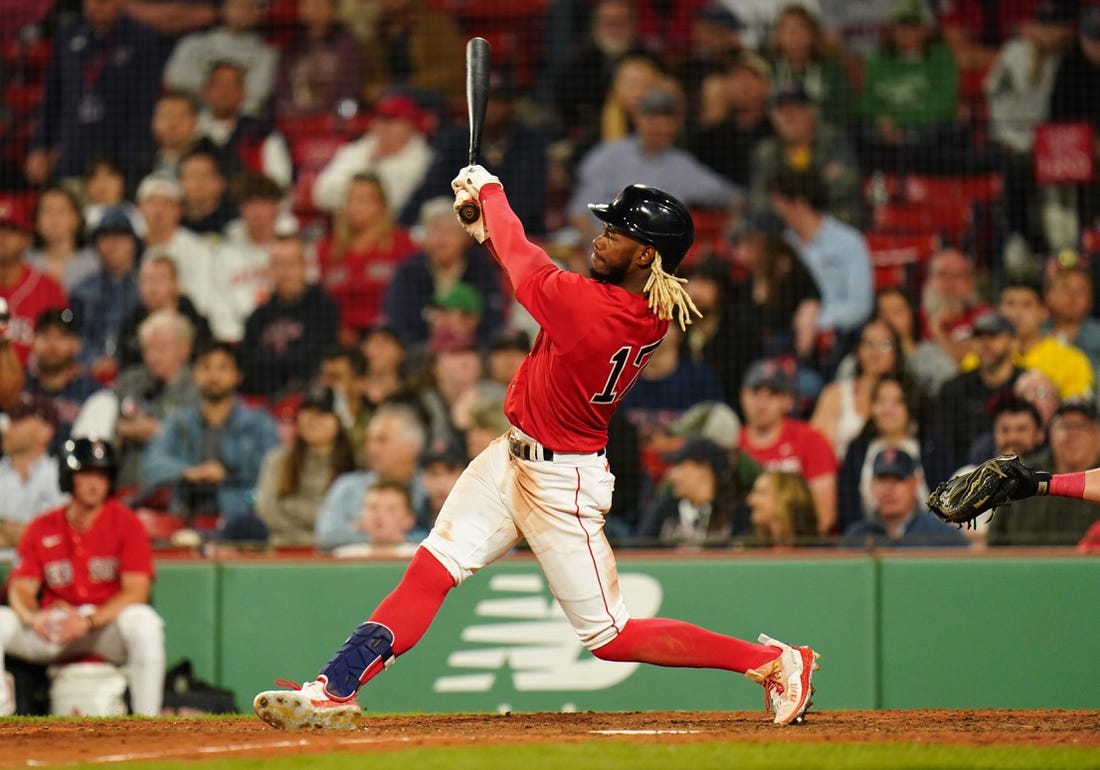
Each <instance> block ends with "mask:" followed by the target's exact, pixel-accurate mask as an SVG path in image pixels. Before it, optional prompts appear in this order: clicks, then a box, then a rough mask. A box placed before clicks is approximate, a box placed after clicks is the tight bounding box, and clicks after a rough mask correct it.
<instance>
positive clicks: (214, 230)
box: [179, 144, 237, 244]
mask: <svg viewBox="0 0 1100 770" xmlns="http://www.w3.org/2000/svg"><path fill="white" fill-rule="evenodd" d="M179 183H180V193H181V197H180V205H181V208H182V210H183V219H182V220H181V222H182V224H183V226H184V227H186V228H187V229H188V230H190V231H192V232H193V233H196V234H198V235H201V236H204V237H206V238H207V239H208V240H209V241H210V242H211V244H217V243H218V242H219V241H220V240H221V238H222V234H223V232H224V231H225V227H226V225H228V224H229V223H230V222H232V221H233V220H234V219H236V218H237V205H236V203H234V201H233V200H232V198H231V197H230V195H229V183H228V182H227V180H226V177H225V170H224V169H223V167H222V160H221V154H220V153H219V152H217V151H216V150H215V149H213V148H212V147H210V146H209V145H206V144H201V145H198V146H196V147H194V148H193V149H192V150H191V151H190V152H188V153H187V154H186V155H184V156H183V158H181V159H180V173H179Z"/></svg>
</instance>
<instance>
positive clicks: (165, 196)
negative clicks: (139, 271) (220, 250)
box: [137, 173, 217, 312]
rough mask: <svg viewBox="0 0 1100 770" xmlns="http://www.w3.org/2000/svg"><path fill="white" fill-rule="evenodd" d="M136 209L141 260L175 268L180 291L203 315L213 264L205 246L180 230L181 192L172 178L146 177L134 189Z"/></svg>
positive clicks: (207, 304) (211, 285)
mask: <svg viewBox="0 0 1100 770" xmlns="http://www.w3.org/2000/svg"><path fill="white" fill-rule="evenodd" d="M137 206H138V212H139V213H140V214H141V217H142V220H143V221H144V222H145V251H144V252H142V260H143V261H145V262H148V261H149V260H151V259H154V258H156V257H167V258H169V259H171V260H172V261H173V262H175V264H176V278H177V282H178V284H179V288H180V291H181V292H182V293H183V294H185V295H186V296H187V297H188V299H190V300H191V302H192V303H193V304H194V305H195V307H196V308H199V307H201V308H202V309H203V312H207V311H209V310H210V309H211V307H212V306H216V305H217V303H215V302H213V301H212V299H211V298H212V294H211V293H212V290H213V288H214V286H215V284H214V282H213V279H212V275H211V271H212V270H213V269H214V264H215V263H214V260H213V259H212V257H211V253H210V246H209V244H208V242H207V241H206V240H205V239H203V238H200V237H199V236H198V235H196V234H195V233H193V232H192V231H191V230H188V229H187V228H186V227H183V226H182V224H181V223H182V221H183V191H182V190H181V189H180V185H179V182H177V181H176V179H175V177H173V176H169V175H167V174H163V173H158V174H150V175H149V176H147V177H145V178H144V179H142V180H141V184H139V185H138V188H137Z"/></svg>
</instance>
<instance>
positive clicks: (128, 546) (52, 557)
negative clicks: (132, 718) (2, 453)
mask: <svg viewBox="0 0 1100 770" xmlns="http://www.w3.org/2000/svg"><path fill="white" fill-rule="evenodd" d="M65 447H66V449H65V459H64V461H63V462H62V463H61V467H62V469H63V470H62V477H61V487H62V490H63V491H65V492H68V493H70V494H71V495H72V500H71V501H70V502H69V503H68V504H67V505H64V506H61V507H60V508H55V509H53V510H51V511H47V512H46V513H43V514H42V515H41V516H39V517H38V518H36V519H35V520H34V521H32V522H31V524H30V525H29V526H28V527H27V530H26V532H24V534H23V538H22V539H21V540H20V542H19V550H18V553H19V558H18V560H17V562H16V565H17V566H16V567H15V569H14V570H13V571H12V576H11V585H10V588H9V593H8V601H9V604H10V606H8V607H0V665H2V663H3V653H4V652H7V653H8V654H10V655H12V656H14V657H19V658H22V659H24V660H28V661H32V662H35V663H52V662H54V661H60V660H73V659H79V658H81V657H86V656H88V655H96V656H98V657H100V658H103V659H104V660H107V661H110V662H111V663H116V664H121V663H127V671H126V676H127V679H128V681H129V685H130V699H131V703H132V709H133V712H134V713H135V714H144V715H148V716H153V715H156V714H159V713H160V706H161V699H162V697H163V695H164V656H165V652H164V621H163V620H162V619H161V618H160V616H159V615H157V613H156V612H155V611H154V610H153V608H152V607H150V606H149V594H150V587H151V586H152V583H153V558H152V552H151V551H150V548H149V540H148V537H147V536H146V534H145V529H144V528H143V526H142V524H141V521H140V520H138V518H137V516H135V515H134V513H133V512H132V511H131V510H130V509H129V508H127V507H126V506H124V505H123V504H122V503H121V502H119V501H118V500H117V499H115V498H113V497H111V496H110V495H111V491H112V487H113V486H114V476H115V471H116V470H117V464H116V462H115V455H114V451H113V450H112V449H111V446H110V444H107V443H106V442H103V441H96V440H92V439H86V438H82V439H76V440H75V441H71V442H69V443H68V444H66V445H65ZM13 709H14V704H13V703H12V698H11V693H10V692H7V690H6V689H3V688H0V715H3V714H10V713H12V711H13Z"/></svg>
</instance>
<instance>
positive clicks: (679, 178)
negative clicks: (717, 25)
mask: <svg viewBox="0 0 1100 770" xmlns="http://www.w3.org/2000/svg"><path fill="white" fill-rule="evenodd" d="M635 124H636V125H635V131H634V133H633V134H632V135H630V136H627V137H624V138H622V139H616V140H612V141H606V142H600V143H599V144H597V145H595V146H594V147H593V148H592V149H591V150H589V151H588V152H587V153H585V155H584V157H583V158H582V159H581V161H580V164H579V165H578V167H577V183H576V185H575V187H574V190H573V196H572V198H570V200H569V203H568V204H567V205H566V214H567V215H568V217H569V222H570V224H571V225H572V226H573V227H574V228H575V229H576V230H577V231H578V232H579V233H581V235H582V238H584V239H587V238H590V237H594V236H595V235H596V234H597V233H598V232H599V231H600V229H601V223H600V222H599V220H598V219H597V218H596V217H595V216H594V215H593V214H592V212H591V211H589V210H588V204H589V202H591V201H602V200H611V199H612V198H614V197H615V196H616V195H618V194H619V192H620V191H621V190H622V189H623V188H624V187H627V186H628V185H631V184H646V185H651V186H653V187H659V188H661V189H662V190H665V191H666V192H668V193H669V194H670V195H673V196H675V197H676V198H678V199H679V200H680V201H682V202H683V203H684V205H686V206H688V207H689V208H709V209H724V208H725V207H727V206H728V205H730V204H731V203H732V202H733V201H735V200H738V199H740V197H741V194H742V192H741V189H740V188H739V187H737V186H736V185H734V184H733V183H732V182H730V181H729V180H728V179H726V178H725V177H723V176H722V175H721V174H719V173H717V172H716V171H714V170H712V169H711V168H709V167H707V166H704V165H703V164H702V163H700V162H699V161H698V160H697V159H696V158H695V156H693V155H692V154H691V153H689V152H688V151H687V150H684V149H681V148H679V147H677V146H676V140H677V138H678V137H679V134H680V131H681V129H682V127H683V104H682V99H681V96H680V94H678V93H677V92H676V91H675V90H673V89H672V88H671V87H670V86H669V85H667V84H664V85H659V86H656V87H654V88H651V89H650V90H649V91H647V92H646V93H645V95H644V96H642V99H641V102H639V104H638V111H637V115H636V117H635Z"/></svg>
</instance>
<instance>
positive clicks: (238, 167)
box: [195, 60, 294, 187]
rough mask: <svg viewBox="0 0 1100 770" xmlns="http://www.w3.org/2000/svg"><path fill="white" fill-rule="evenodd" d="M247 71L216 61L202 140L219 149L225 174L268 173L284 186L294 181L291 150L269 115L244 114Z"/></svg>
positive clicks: (206, 85)
mask: <svg viewBox="0 0 1100 770" xmlns="http://www.w3.org/2000/svg"><path fill="white" fill-rule="evenodd" d="M247 74H248V72H247V70H246V69H245V68H244V67H243V66H242V65H241V64H240V63H239V62H236V61H233V60H225V61H219V62H214V63H213V64H211V65H210V68H209V69H208V71H207V72H206V79H205V80H204V81H203V85H202V92H201V94H200V98H201V101H202V110H201V111H200V112H199V121H198V127H197V128H196V129H195V131H196V135H197V136H198V137H199V138H200V141H205V142H208V143H209V144H211V145H212V146H213V147H215V148H217V150H218V152H219V153H220V154H221V160H222V165H223V169H224V171H225V175H226V177H227V178H228V179H235V178H236V177H237V176H239V175H240V174H242V173H245V172H249V173H253V174H264V175H265V176H267V177H270V178H271V179H272V180H274V181H275V182H276V183H277V184H279V185H280V186H282V187H287V186H289V185H290V183H291V181H292V176H293V173H294V168H293V166H292V165H291V160H290V149H289V148H288V147H287V144H286V139H285V138H284V137H283V135H282V134H281V133H279V132H278V131H277V130H276V129H275V126H274V125H273V124H272V122H271V121H270V120H269V119H267V118H261V117H256V116H255V115H248V114H245V113H244V100H245V78H246V77H247Z"/></svg>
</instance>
